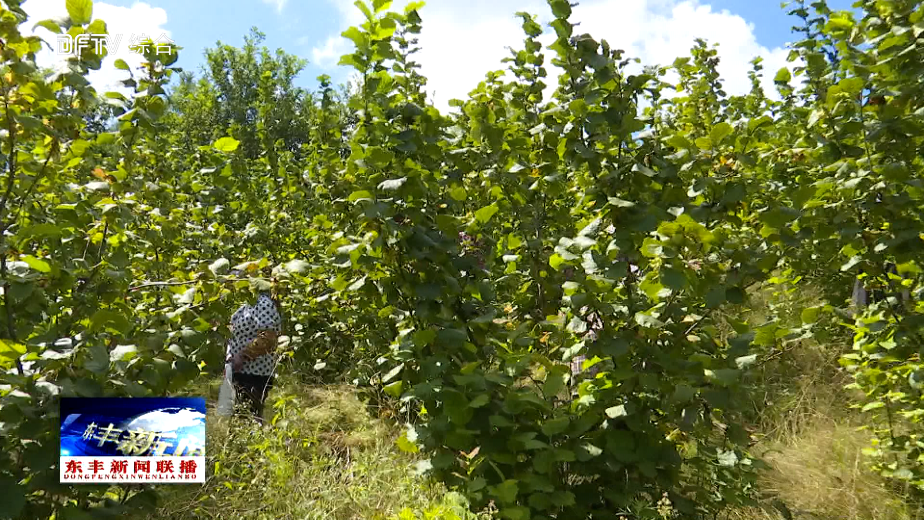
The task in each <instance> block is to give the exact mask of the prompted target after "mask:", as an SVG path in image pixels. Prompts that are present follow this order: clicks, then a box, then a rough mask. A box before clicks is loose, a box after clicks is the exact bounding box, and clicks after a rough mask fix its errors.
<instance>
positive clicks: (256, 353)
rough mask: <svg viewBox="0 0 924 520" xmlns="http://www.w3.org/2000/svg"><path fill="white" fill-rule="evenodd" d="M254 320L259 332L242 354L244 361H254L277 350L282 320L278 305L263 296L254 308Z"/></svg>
mask: <svg viewBox="0 0 924 520" xmlns="http://www.w3.org/2000/svg"><path fill="white" fill-rule="evenodd" d="M253 315H254V319H255V321H256V327H257V330H259V332H258V333H257V337H256V338H254V340H253V341H251V342H250V344H249V345H247V347H246V348H245V349H244V350H243V351H242V352H241V357H242V358H243V359H244V361H252V360H254V359H256V358H258V357H260V356H263V355H266V354H270V353H272V352H273V351H274V350H276V344H277V342H278V338H279V333H280V332H281V330H280V329H281V325H282V319H281V316H280V315H279V311H278V310H277V309H276V305H275V304H274V303H273V301H272V299H270V298H269V297H268V296H266V295H261V296H260V298H259V300H258V301H257V305H255V306H254V312H253Z"/></svg>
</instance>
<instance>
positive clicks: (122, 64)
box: [113, 58, 131, 70]
mask: <svg viewBox="0 0 924 520" xmlns="http://www.w3.org/2000/svg"><path fill="white" fill-rule="evenodd" d="M113 65H115V68H117V69H119V70H131V67H129V66H128V63H126V62H125V60H123V59H121V58H119V59H117V60H115V63H114V64H113Z"/></svg>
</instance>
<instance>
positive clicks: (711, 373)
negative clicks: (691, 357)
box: [704, 368, 741, 386]
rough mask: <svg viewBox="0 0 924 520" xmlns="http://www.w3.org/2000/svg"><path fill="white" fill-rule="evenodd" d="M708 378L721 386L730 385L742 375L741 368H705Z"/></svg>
mask: <svg viewBox="0 0 924 520" xmlns="http://www.w3.org/2000/svg"><path fill="white" fill-rule="evenodd" d="M704 373H705V375H706V379H708V380H709V381H711V382H713V383H717V384H718V385H720V386H729V385H731V384H733V383H734V382H735V381H737V380H738V377H739V376H740V375H741V372H740V371H739V370H736V369H734V368H719V369H716V370H709V369H706V370H704Z"/></svg>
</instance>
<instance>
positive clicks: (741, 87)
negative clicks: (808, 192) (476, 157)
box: [314, 0, 788, 109]
mask: <svg viewBox="0 0 924 520" xmlns="http://www.w3.org/2000/svg"><path fill="white" fill-rule="evenodd" d="M329 1H331V2H334V3H335V5H336V6H337V7H338V9H339V10H340V13H341V18H342V20H341V26H342V27H346V26H347V25H348V24H350V25H355V24H356V23H357V21H361V20H362V15H361V13H359V12H358V10H357V9H356V8H355V7H353V6H352V3H351V2H350V1H349V0H329ZM403 4H404V2H400V5H403ZM395 6H396V7H398V6H399V3H396V4H395ZM517 11H527V12H529V13H532V14H538V15H539V21H540V23H542V24H543V25H544V26H545V24H546V23H547V22H548V21H550V20H551V14H550V12H549V8H548V6H547V4H546V2H545V1H542V0H472V1H468V2H458V1H455V0H430V1H428V2H427V4H426V6H425V7H424V8H423V9H422V10H421V17H422V18H423V30H422V32H421V35H420V43H421V46H422V50H421V51H420V53H419V54H418V55H417V58H418V61H419V62H420V63H421V67H422V73H423V74H424V75H425V76H426V77H427V78H428V83H427V90H428V92H430V93H431V94H432V95H433V99H434V101H435V102H436V104H437V106H438V107H440V108H441V109H445V108H446V107H447V106H448V105H447V103H448V101H449V100H450V99H453V98H457V99H464V98H465V97H466V96H467V94H468V92H470V91H471V90H472V89H473V88H475V87H476V86H477V85H478V83H479V82H480V81H482V80H483V79H484V77H485V73H487V72H488V71H490V70H500V69H504V68H506V67H505V64H502V63H501V60H502V59H503V58H505V57H507V56H508V55H509V51H508V50H507V49H506V48H507V47H513V48H514V49H519V48H521V47H522V41H523V38H524V34H523V31H522V29H521V28H520V25H521V22H520V19H519V18H517V17H516V16H515V13H516V12H517ZM571 20H572V22H578V23H579V25H578V26H577V27H576V28H575V33H576V34H581V33H589V34H590V35H591V36H593V37H594V38H596V39H597V40H601V39H605V40H607V42H609V44H610V46H611V47H613V48H618V49H623V50H624V51H626V56H627V57H638V58H640V59H641V61H642V64H644V65H654V64H659V65H670V64H671V63H673V61H674V59H675V58H677V57H680V56H689V50H690V48H691V47H692V46H693V44H694V40H695V39H696V38H698V37H699V38H703V39H705V40H707V41H708V42H709V43H710V44H713V43H718V44H719V47H718V53H719V57H720V58H721V62H720V64H719V72H720V74H721V75H722V81H723V84H724V87H725V91H726V92H727V93H728V94H743V93H745V92H747V91H748V90H749V89H750V80H749V79H748V71H749V70H750V69H751V65H750V61H751V60H752V59H753V58H755V57H757V56H761V57H763V59H764V62H763V66H764V71H763V75H764V80H763V85H764V89H765V91H766V93H767V94H768V95H769V96H773V97H775V96H776V93H775V89H774V87H773V76H774V75H775V73H776V71H777V70H778V69H779V68H780V67H783V66H785V65H786V56H787V55H788V50H786V49H782V48H773V49H769V48H767V47H765V46H763V45H761V44H760V43H759V42H758V41H757V38H756V36H755V35H754V24H753V21H748V20H745V19H744V18H742V17H741V16H739V15H737V14H734V13H732V12H729V11H728V10H721V11H716V10H714V9H713V8H712V7H711V6H710V5H708V3H705V2H702V1H700V0H634V1H631V2H629V1H625V0H586V1H583V2H581V3H580V4H579V5H578V6H577V7H575V8H574V12H573V14H572V16H571ZM547 31H548V32H547V33H546V34H544V35H543V37H542V38H541V41H543V42H544V43H550V42H551V41H552V39H554V35H552V34H550V32H551V29H550V28H548V29H547ZM338 33H339V31H338ZM331 38H334V37H333V36H332V37H331ZM331 38H329V39H328V40H327V41H325V43H324V45H323V46H322V47H316V48H315V49H314V52H315V56H316V60H315V61H316V62H318V63H319V64H322V66H324V63H328V64H329V62H322V61H321V60H318V59H317V58H318V57H324V56H326V55H327V53H333V52H334V51H333V49H334V48H335V46H336V45H338V44H337V43H335V42H337V41H339V40H337V39H333V40H332V39H331ZM340 40H342V38H340ZM345 43H346V44H348V43H349V42H345ZM325 51H327V53H325ZM544 52H545V54H546V68H547V69H548V72H549V77H548V78H546V83H547V84H548V85H550V86H553V85H555V84H556V83H557V79H556V78H557V75H558V73H557V71H556V70H555V67H553V66H552V65H551V64H550V62H551V59H552V58H553V54H554V53H553V52H552V51H550V50H548V49H544Z"/></svg>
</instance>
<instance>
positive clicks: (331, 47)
mask: <svg viewBox="0 0 924 520" xmlns="http://www.w3.org/2000/svg"><path fill="white" fill-rule="evenodd" d="M350 43H351V42H350V41H349V40H347V39H346V38H344V37H342V36H331V37H329V38H328V39H327V41H325V42H324V45H323V46H322V47H314V48H313V49H311V59H312V61H313V62H314V64H315V65H317V66H319V67H323V68H330V67H333V66H334V65H336V64H337V62H338V61H340V56H343V55H344V54H346V53H348V52H350Z"/></svg>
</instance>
